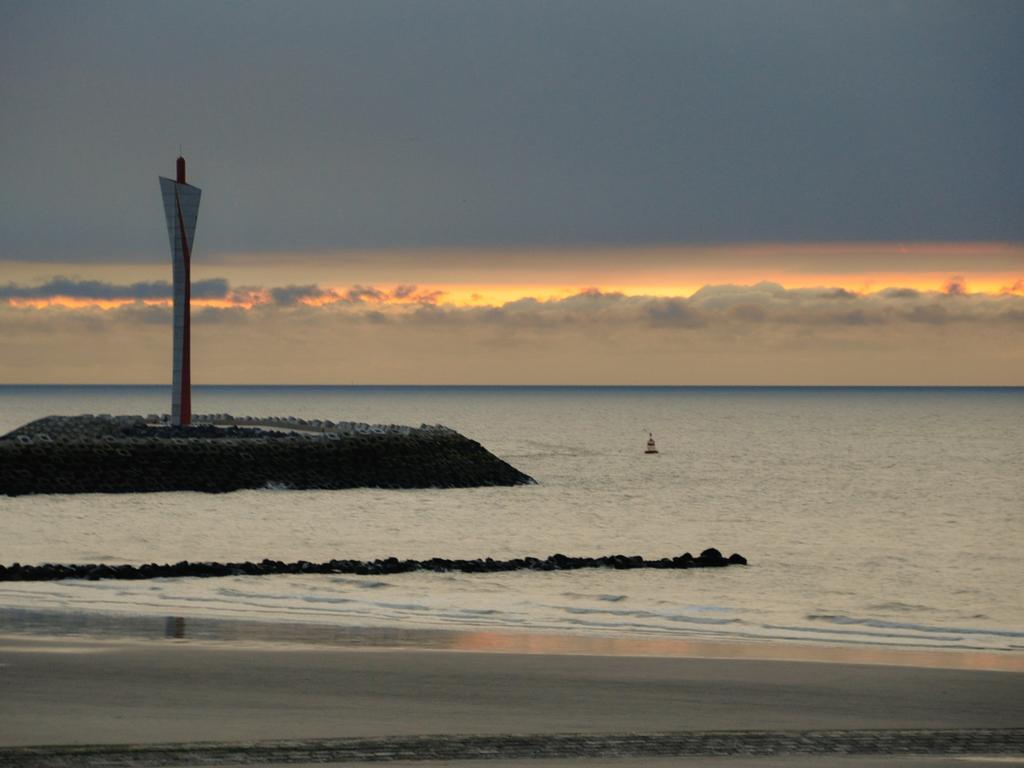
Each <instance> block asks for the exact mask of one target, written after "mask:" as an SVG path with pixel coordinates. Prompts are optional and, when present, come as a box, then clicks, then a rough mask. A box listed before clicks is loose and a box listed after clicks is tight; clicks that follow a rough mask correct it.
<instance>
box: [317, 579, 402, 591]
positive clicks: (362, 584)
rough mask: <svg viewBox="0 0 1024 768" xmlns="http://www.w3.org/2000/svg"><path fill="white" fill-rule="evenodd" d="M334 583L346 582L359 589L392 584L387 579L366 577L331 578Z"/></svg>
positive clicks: (376, 587) (378, 587)
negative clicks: (378, 579)
mask: <svg viewBox="0 0 1024 768" xmlns="http://www.w3.org/2000/svg"><path fill="white" fill-rule="evenodd" d="M329 581H330V582H331V583H332V584H346V585H348V586H352V587H358V588H359V589H380V588H381V587H390V586H392V585H391V584H389V583H388V582H386V581H366V580H365V579H339V578H335V579H329Z"/></svg>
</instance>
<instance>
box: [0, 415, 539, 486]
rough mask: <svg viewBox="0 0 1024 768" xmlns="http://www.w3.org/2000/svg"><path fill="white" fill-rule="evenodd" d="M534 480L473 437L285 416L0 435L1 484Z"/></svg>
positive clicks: (61, 422)
mask: <svg viewBox="0 0 1024 768" xmlns="http://www.w3.org/2000/svg"><path fill="white" fill-rule="evenodd" d="M532 482H534V481H533V479H532V478H531V477H529V476H528V475H525V474H523V473H522V472H520V471H519V470H517V469H516V468H515V467H513V466H511V465H510V464H508V463H506V462H504V461H502V460H501V459H499V458H498V457H497V456H495V455H494V454H492V453H490V452H489V451H488V450H487V449H486V448H484V447H483V446H482V445H480V444H479V443H477V442H476V441H474V440H470V439H469V438H467V437H465V436H463V435H460V434H459V433H458V432H455V431H454V430H452V429H448V428H447V427H443V426H440V425H427V424H424V425H422V426H420V427H418V428H413V427H406V426H397V425H379V424H362V423H356V422H331V421H307V420H303V419H296V418H292V417H289V418H258V417H248V416H245V417H233V416H230V415H227V414H216V415H213V416H198V417H195V418H194V419H193V425H192V426H189V427H171V426H168V425H167V423H166V417H160V416H149V417H146V418H144V417H142V416H109V415H101V416H49V417H46V418H44V419H39V420H37V421H33V422H31V423H30V424H26V425H25V426H23V427H20V428H19V429H16V430H14V431H13V432H10V433H8V434H7V435H4V436H3V437H0V495H3V494H6V495H8V496H19V495H23V494H33V493H142V492H151V491H204V492H208V493H224V492H228V491H236V490H241V489H243V488H268V487H269V488H282V489H340V488H471V487H478V486H494V485H523V484H528V483H532Z"/></svg>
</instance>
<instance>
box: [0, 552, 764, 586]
mask: <svg viewBox="0 0 1024 768" xmlns="http://www.w3.org/2000/svg"><path fill="white" fill-rule="evenodd" d="M746 564H747V559H746V558H745V557H743V555H739V554H736V553H733V554H732V555H730V556H729V557H725V556H723V555H722V553H721V552H719V551H718V550H717V549H715V548H714V547H712V548H710V549H705V550H704V551H703V552H701V553H700V555H699V556H697V557H694V556H693V555H691V554H690V553H689V552H684V553H683V554H681V555H678V556H677V557H663V558H660V559H657V560H645V559H644V558H643V557H641V556H640V555H607V556H604V557H569V556H567V555H562V554H556V555H551V556H550V557H547V558H545V559H543V560H541V559H538V558H536V557H520V558H513V559H511V560H494V559H492V558H490V557H486V558H478V559H476V560H449V559H447V558H442V557H434V558H431V559H429V560H399V559H398V558H397V557H387V558H384V559H379V560H328V561H326V562H323V563H311V562H308V561H306V560H298V561H296V562H293V563H285V562H282V561H280V560H261V561H259V562H255V563H254V562H248V561H246V562H241V563H190V562H189V561H187V560H183V561H182V562H180V563H174V564H173V565H172V564H163V565H157V564H156V563H149V564H146V565H107V564H103V563H91V564H86V565H81V564H70V565H65V564H59V563H44V564H43V565H21V564H20V563H14V564H13V565H11V566H4V565H0V581H58V580H61V579H87V580H89V581H97V580H99V579H129V580H138V579H157V578H171V577H178V576H198V577H205V578H209V577H215V576H270V575H273V574H317V573H320V574H352V575H356V576H388V575H393V574H399V573H410V572H412V571H433V572H435V573H451V572H456V573H498V572H501V571H575V570H580V569H582V568H613V569H616V570H632V569H635V568H660V569H674V570H685V569H688V568H723V567H725V566H728V565H746Z"/></svg>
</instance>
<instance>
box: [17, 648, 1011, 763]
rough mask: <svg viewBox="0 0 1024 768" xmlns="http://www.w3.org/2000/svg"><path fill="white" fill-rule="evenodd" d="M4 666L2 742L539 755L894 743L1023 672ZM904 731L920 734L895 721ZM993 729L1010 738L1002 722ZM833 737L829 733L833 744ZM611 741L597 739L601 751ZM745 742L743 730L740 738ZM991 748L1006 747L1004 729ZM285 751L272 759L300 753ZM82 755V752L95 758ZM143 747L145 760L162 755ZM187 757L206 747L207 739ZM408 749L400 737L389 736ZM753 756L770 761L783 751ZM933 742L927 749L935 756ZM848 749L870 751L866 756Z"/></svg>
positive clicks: (1007, 702)
mask: <svg viewBox="0 0 1024 768" xmlns="http://www.w3.org/2000/svg"><path fill="white" fill-rule="evenodd" d="M0 679H2V680H3V682H4V685H3V688H4V691H5V695H4V696H3V697H2V698H0V723H2V727H0V746H2V747H3V748H11V747H18V746H40V747H46V746H47V745H51V746H52V745H72V744H73V745H119V744H128V743H130V744H133V745H146V744H162V745H167V744H171V745H174V744H178V745H182V744H196V743H199V742H216V743H218V744H221V745H229V746H230V745H236V746H238V745H252V744H253V743H268V742H279V743H284V742H288V743H291V744H292V745H293V746H294V745H295V743H301V742H309V743H308V744H307V746H310V745H314V746H315V745H316V744H318V743H319V745H320V746H324V744H323V740H332V739H333V740H338V739H341V740H344V739H350V740H351V739H364V740H366V739H369V740H370V741H368V742H366V743H365V744H364V747H366V748H368V749H371V750H378V752H379V751H380V750H381V749H383V748H384V747H386V745H388V744H389V743H397V744H399V746H401V744H402V742H401V739H402V738H404V737H421V736H422V737H432V738H435V741H434V742H431V743H432V744H433V745H434V746H433V747H430V745H429V744H428V745H427V747H429V748H434V747H436V748H438V749H439V750H440V752H438V754H439V755H440V756H441V757H443V758H445V759H452V758H454V757H462V756H465V757H473V756H474V754H473V750H475V749H476V750H478V749H484V750H487V749H498V750H499V751H500V750H501V749H504V748H506V747H507V745H508V744H509V743H511V742H509V739H510V738H511V735H521V736H522V737H523V738H526V739H527V741H528V742H529V739H533V740H534V742H529V743H535V744H539V745H542V748H541V751H540V752H539V756H543V755H544V752H543V749H546V748H549V747H550V745H551V744H552V743H557V742H558V739H559V738H561V736H560V735H565V734H577V735H583V736H586V735H592V736H593V737H595V738H596V739H597V741H595V742H593V743H592V745H591V746H592V747H593V749H594V750H597V752H598V753H600V744H601V741H600V739H602V738H605V737H607V736H608V735H619V736H622V735H636V734H641V735H642V734H657V735H658V736H656V737H655V741H656V740H657V739H661V740H662V742H664V743H665V744H667V745H668V746H667V747H666V748H672V747H671V744H676V745H677V746H676V747H675V748H676V749H677V751H678V750H685V749H690V748H691V747H687V746H685V745H684V746H683V747H680V746H678V744H679V743H681V742H679V739H680V738H683V736H681V734H683V735H685V734H690V735H693V734H707V733H713V732H714V733H717V732H737V733H746V734H749V733H754V732H756V733H760V734H767V736H759V737H757V738H760V739H762V741H763V739H764V738H769V737H772V736H771V735H772V734H787V733H790V734H791V733H794V732H823V733H824V732H833V733H832V735H831V736H828V735H827V733H826V735H825V736H812V737H811V740H812V741H813V739H833V742H834V740H835V739H836V738H838V737H837V736H835V733H834V732H862V734H861V736H858V737H857V738H860V739H862V740H863V739H864V738H868V739H877V738H878V737H877V732H881V731H886V732H891V733H892V734H897V735H898V734H899V733H904V736H900V737H899V738H902V739H904V741H903V742H898V743H896V744H895V746H894V747H893V750H894V751H896V752H906V751H907V744H909V745H910V747H911V748H912V747H913V745H914V744H915V743H918V741H917V740H919V739H920V738H923V737H922V736H921V734H928V733H932V732H940V731H951V730H952V731H958V732H965V733H966V732H967V731H979V732H980V731H986V732H987V731H990V730H991V729H1019V728H1020V727H1021V725H1022V724H1024V684H1022V683H1024V677H1022V675H1021V673H1019V672H1007V671H991V670H973V669H949V668H936V667H934V666H933V667H916V666H894V665H891V664H890V665H878V664H850V663H836V662H829V663H822V662H818V661H771V660H745V659H712V658H664V657H645V656H602V655H573V654H543V653H504V652H483V653H481V652H466V651H439V650H410V649H399V650H379V649H351V648H324V647H319V646H308V647H298V646H285V645H281V646H275V645H271V644H263V645H260V644H251V645H244V644H236V643H203V642H195V641H180V640H166V641H148V642H140V641H122V640H117V639H83V638H70V637H69V638H41V637H33V636H29V635H11V636H7V637H5V638H2V639H0ZM911 731H913V732H916V733H917V735H914V734H913V733H911V734H910V735H909V736H906V733H910V732H911ZM869 732H870V733H869ZM1013 733H1014V734H1015V735H1013V736H1012V738H1011V739H1010V741H1011V742H1012V741H1013V740H1014V739H1015V740H1016V742H1015V743H1016V744H1017V745H1018V747H1019V745H1020V744H1021V743H1022V741H1024V732H1021V731H1014V732H1013ZM864 734H867V735H864ZM872 734H874V735H872ZM452 735H460V736H465V737H469V738H473V737H481V738H482V737H487V738H492V737H493V739H494V740H495V741H493V742H487V741H486V740H485V741H482V742H481V741H477V742H471V743H470V747H469V748H468V751H465V753H464V754H463V753H459V752H458V747H457V745H456V747H454V748H452V747H451V744H450V743H449V742H450V739H449V737H451V736H452ZM616 738H618V736H617V737H616ZM687 738H689V737H687ZM750 738H752V737H750V736H749V735H748V736H742V738H741V741H742V739H747V740H748V741H749V739H750ZM844 738H845V737H844ZM929 738H930V737H929ZM972 738H973V737H972ZM1000 738H1001V739H1002V742H1000V743H1004V742H1006V738H1005V734H1003V736H1000ZM395 739H398V741H397V742H395V741H394V740H395ZM438 739H440V740H438ZM673 740H674V741H673ZM926 741H927V740H926ZM926 741H925V742H920V743H922V744H925V743H926ZM833 742H829V743H831V744H832V747H828V748H829V749H833V750H835V749H842V745H841V744H839V746H836V744H837V743H838V742H836V743H833ZM529 743H527V744H526V746H524V747H523V748H524V749H527V750H528V749H529ZM575 743H576V742H572V743H569V742H565V743H563V744H562V747H557V748H555V749H554V752H553V753H552V754H551V755H549V757H551V758H552V759H553V758H559V757H568V756H571V755H572V751H573V749H576V748H577V747H574V746H573V744H575ZM615 743H618V742H614V740H613V741H609V742H608V744H609V745H610V746H609V747H608V749H609V751H610V752H609V753H610V754H611V755H615V754H616V753H615V752H614V749H615V748H616V747H615ZM623 743H625V742H623ZM751 743H753V742H751ZM759 743H760V742H759ZM794 743H795V742H794ZM824 743H825V742H822V744H824ZM979 743H981V742H979ZM488 744H490V746H488ZM545 744H546V745H548V747H543V745H545ZM744 744H746V746H744ZM367 745H369V746H367ZM438 745H440V746H438ZM495 745H497V746H495ZM502 745H505V746H502ZM328 746H329V745H328ZM343 746H345V745H343ZM556 746H557V745H556ZM749 746H750V745H749V744H748V743H747V742H744V743H743V744H740V746H739V747H737V748H738V749H748V748H749ZM819 746H820V745H819ZM620 747H621V748H622V749H623V750H625V752H622V753H621V754H624V755H625V756H626V757H628V756H629V755H630V754H634V752H630V751H629V750H630V749H633V747H630V746H629V744H628V743H625V746H622V744H620ZM310 748H312V747H310ZM348 748H349V747H348V746H345V749H348ZM361 748H362V747H361ZM404 748H408V743H406V747H404ZM425 748H426V747H425ZM563 748H564V749H563ZM451 749H454V751H451ZM559 749H562V750H563V752H564V753H565V754H562V753H561V752H559ZM782 749H783V751H784V752H785V750H787V749H795V748H794V747H792V745H791V746H789V747H786V746H785V745H783V747H782ZM445 750H449V752H445ZM343 751H344V750H343ZM796 751H800V750H799V749H797V750H796ZM924 751H925V752H934V751H935V749H934V748H933V747H929V748H927V749H925V750H924ZM1000 751H1001V752H1002V753H1003V754H1004V759H1005V757H1006V754H1005V753H1006V752H1007V748H1006V746H1005V743H1004V746H1003V747H1001V748H1000ZM1009 751H1010V752H1012V751H1013V750H1012V749H1011V750H1009ZM293 753H294V749H293V750H292V753H288V755H289V756H288V760H286V761H282V762H292V763H294V762H296V759H297V755H296V754H293ZM911 753H913V749H911ZM46 754H48V753H47V752H46V751H45V750H44V751H43V752H42V753H40V754H39V755H36V756H35V757H32V759H33V760H42V759H43V757H44V756H45V755H46ZM325 754H330V750H329V749H328V750H327V752H325ZM351 754H353V755H359V754H362V753H359V752H352V753H351ZM584 754H585V753H584ZM669 754H672V753H669ZM682 754H685V751H684V752H683V753H682ZM2 756H3V757H4V758H5V759H7V760H8V761H9V762H10V761H13V760H14V759H15V757H17V759H18V760H21V761H22V762H15V763H14V764H18V765H21V764H24V765H44V764H53V763H47V762H45V761H43V762H31V760H30V759H29V758H30V757H31V756H26V755H25V754H20V756H18V755H16V754H15V753H11V752H10V751H9V749H5V752H4V753H3V755H2ZM475 756H477V757H479V756H481V755H480V754H476V755H475ZM483 756H488V755H483ZM531 756H532V755H531ZM591 756H592V757H593V756H594V755H591ZM651 756H652V757H653V756H654V755H651ZM796 756H797V755H795V754H794V755H793V757H796ZM833 756H835V755H833ZM80 757H81V758H82V760H84V762H83V763H82V764H91V763H89V761H88V760H85V756H84V755H82V756H80ZM137 757H138V758H139V759H138V761H137V762H138V764H140V765H148V764H156V763H154V762H152V760H151V758H150V757H146V756H145V755H137ZM194 757H196V758H197V759H199V761H200V762H201V757H202V755H195V756H194ZM249 757H251V758H252V759H249V758H247V759H246V760H245V761H246V762H259V763H262V764H272V763H273V762H274V759H273V757H274V754H273V753H271V752H264V753H259V751H258V750H257V751H255V752H251V753H250V754H249ZM401 758H402V754H401V749H398V750H397V751H396V752H395V753H393V754H391V759H401ZM322 759H323V755H321V756H320V757H318V758H317V759H316V760H311V761H310V762H320V761H322ZM374 759H375V760H379V759H381V758H380V757H379V755H378V757H376V758H374ZM680 759H682V758H680ZM695 759H696V758H695ZM700 759H709V758H706V756H705V757H704V758H700ZM716 759H717V758H716ZM736 759H739V758H736V756H735V755H734V756H733V760H736ZM745 759H747V758H745ZM748 759H749V760H753V761H755V762H756V764H758V765H764V766H769V765H772V764H773V763H772V762H771V761H772V760H774V759H777V758H769V757H765V758H756V757H751V758H748ZM871 759H874V758H871ZM929 759H930V760H932V762H928V763H926V764H927V765H929V766H930V765H940V764H943V763H940V762H934V761H935V760H937V759H938V758H935V757H932V758H929ZM759 760H760V761H762V762H757V761H759ZM863 760H868V762H863ZM0 762H2V760H0ZM191 762H192V763H193V764H196V760H192V761H191ZM460 764H462V765H467V764H468V763H465V762H462V761H460ZM529 764H530V765H533V766H536V767H539V766H540V765H541V763H537V762H533V761H530V762H529ZM666 764H671V763H666ZM687 764H699V763H687ZM714 764H716V765H719V764H723V763H720V762H716V763H714ZM729 764H736V765H740V764H745V763H742V762H731V763H729ZM815 764H816V763H815ZM856 764H858V765H859V764H864V765H874V764H876V763H872V762H870V760H869V759H868V758H863V759H862V763H856ZM878 764H881V763H878Z"/></svg>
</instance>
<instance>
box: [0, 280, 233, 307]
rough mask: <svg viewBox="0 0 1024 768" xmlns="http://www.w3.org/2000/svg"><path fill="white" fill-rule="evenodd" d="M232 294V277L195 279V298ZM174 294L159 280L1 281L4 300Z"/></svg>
mask: <svg viewBox="0 0 1024 768" xmlns="http://www.w3.org/2000/svg"><path fill="white" fill-rule="evenodd" d="M227 294H228V281H227V280H224V279H223V278H219V277H218V278H213V279H210V280H196V281H195V282H193V283H192V298H194V299H221V298H224V297H225V296H227ZM172 295H173V291H172V288H171V284H170V283H168V282H166V281H162V280H158V281H155V282H148V283H145V282H142V283H132V284H130V285H117V284H115V283H108V282H104V281H102V280H73V279H71V278H67V277H55V278H53V279H52V280H48V281H46V282H45V283H40V284H39V285H17V284H15V283H7V284H6V285H0V300H3V299H52V298H55V297H60V296H64V297H68V298H73V299H95V300H97V301H104V300H107V301H109V300H114V299H138V300H145V299H152V300H157V299H170V298H171V297H172Z"/></svg>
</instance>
